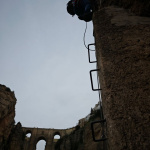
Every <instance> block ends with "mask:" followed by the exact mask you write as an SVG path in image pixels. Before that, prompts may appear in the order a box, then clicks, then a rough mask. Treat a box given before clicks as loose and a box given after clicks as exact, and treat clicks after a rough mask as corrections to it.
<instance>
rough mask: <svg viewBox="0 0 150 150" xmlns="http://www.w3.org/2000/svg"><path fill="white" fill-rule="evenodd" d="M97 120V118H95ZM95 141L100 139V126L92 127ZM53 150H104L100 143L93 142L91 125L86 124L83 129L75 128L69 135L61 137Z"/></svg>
mask: <svg viewBox="0 0 150 150" xmlns="http://www.w3.org/2000/svg"><path fill="white" fill-rule="evenodd" d="M97 120H99V118H97ZM94 131H95V137H96V139H99V138H101V137H100V136H101V126H100V124H96V125H95V126H94ZM55 150H105V149H103V143H102V142H94V141H93V138H92V132H91V123H90V122H88V123H86V125H85V126H84V127H83V128H80V127H79V126H78V128H76V130H75V131H73V132H72V133H71V134H70V135H68V136H65V137H63V138H62V139H60V140H59V141H58V143H56V147H55Z"/></svg>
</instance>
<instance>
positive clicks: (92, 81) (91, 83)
mask: <svg viewBox="0 0 150 150" xmlns="http://www.w3.org/2000/svg"><path fill="white" fill-rule="evenodd" d="M95 71H100V69H94V70H90V79H91V87H92V90H93V91H99V90H102V89H100V88H97V89H95V88H94V85H93V78H92V72H95Z"/></svg>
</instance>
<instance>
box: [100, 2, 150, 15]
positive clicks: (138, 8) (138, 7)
mask: <svg viewBox="0 0 150 150" xmlns="http://www.w3.org/2000/svg"><path fill="white" fill-rule="evenodd" d="M98 2H100V0H98ZM111 5H115V6H119V7H123V8H125V9H128V10H129V11H130V12H133V13H134V14H136V15H141V16H150V1H149V0H101V7H107V6H111Z"/></svg>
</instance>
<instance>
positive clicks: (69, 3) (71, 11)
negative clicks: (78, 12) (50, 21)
mask: <svg viewBox="0 0 150 150" xmlns="http://www.w3.org/2000/svg"><path fill="white" fill-rule="evenodd" d="M67 12H68V13H69V14H70V15H72V16H74V15H75V12H74V8H73V4H72V1H69V2H68V3H67Z"/></svg>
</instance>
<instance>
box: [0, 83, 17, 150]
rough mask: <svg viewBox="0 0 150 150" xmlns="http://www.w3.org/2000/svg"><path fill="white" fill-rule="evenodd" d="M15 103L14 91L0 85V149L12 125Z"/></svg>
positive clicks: (5, 143)
mask: <svg viewBox="0 0 150 150" xmlns="http://www.w3.org/2000/svg"><path fill="white" fill-rule="evenodd" d="M15 105H16V98H15V95H14V92H12V91H11V90H10V89H9V88H7V87H6V86H4V85H0V150H3V149H4V148H5V146H6V145H7V140H8V137H9V135H10V133H11V130H12V128H13V126H14V117H15Z"/></svg>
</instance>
